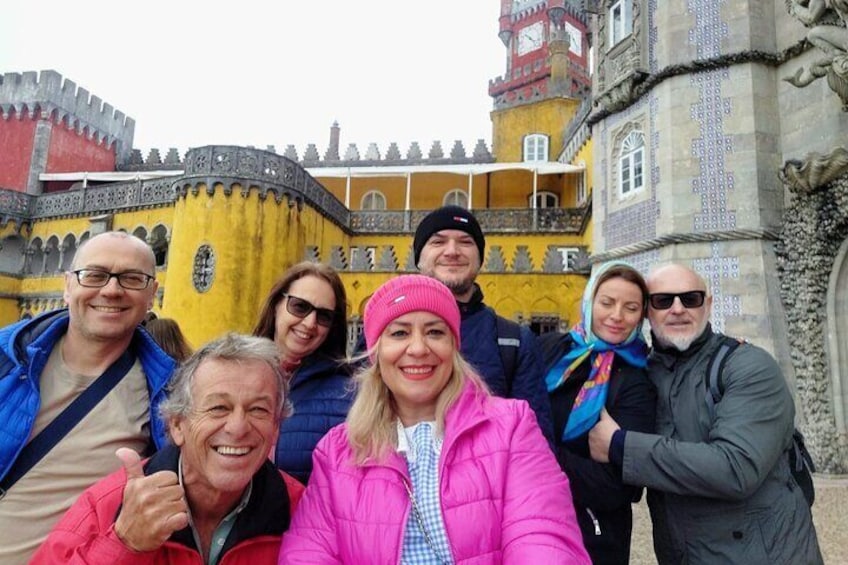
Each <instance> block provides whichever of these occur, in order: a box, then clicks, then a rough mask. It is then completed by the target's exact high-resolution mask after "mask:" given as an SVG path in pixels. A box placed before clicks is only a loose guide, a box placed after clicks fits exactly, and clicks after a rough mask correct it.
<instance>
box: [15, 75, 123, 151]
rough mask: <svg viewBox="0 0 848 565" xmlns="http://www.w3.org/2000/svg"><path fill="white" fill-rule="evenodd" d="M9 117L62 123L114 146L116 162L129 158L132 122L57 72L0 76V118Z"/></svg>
mask: <svg viewBox="0 0 848 565" xmlns="http://www.w3.org/2000/svg"><path fill="white" fill-rule="evenodd" d="M12 114H14V115H17V116H19V117H21V116H24V115H29V116H32V117H40V118H50V119H52V120H53V121H54V122H55V123H57V124H59V123H65V124H67V125H68V126H69V127H72V128H74V129H75V130H76V131H77V132H78V133H80V134H82V133H83V132H85V133H86V135H87V136H88V138H89V139H95V140H96V141H97V142H98V143H105V144H106V145H107V146H109V145H111V144H112V143H113V142H117V154H118V162H119V163H123V162H125V161H126V160H127V159H128V158H129V155H130V150H131V149H132V140H133V135H134V133H135V120H133V119H132V118H130V117H128V116H126V115H125V114H124V113H123V112H121V111H120V110H116V109H115V108H114V107H113V106H112V105H111V104H107V103H105V102H103V101H102V100H101V99H100V98H99V97H97V96H94V95H93V94H90V93H89V91H88V90H86V89H84V88H82V87H78V86H77V85H76V83H74V82H73V81H71V80H68V79H64V80H63V79H62V75H60V74H59V73H57V72H56V71H52V70H47V71H41V73H40V75H39V73H37V72H35V71H29V72H25V73H6V74H3V75H0V118H2V119H8V118H9V117H10V116H11V115H12Z"/></svg>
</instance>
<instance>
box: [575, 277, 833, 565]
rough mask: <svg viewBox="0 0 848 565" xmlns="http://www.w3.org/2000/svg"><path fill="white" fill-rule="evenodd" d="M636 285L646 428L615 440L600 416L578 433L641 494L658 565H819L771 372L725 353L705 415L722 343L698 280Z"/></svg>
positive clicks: (789, 410)
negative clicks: (644, 309) (645, 341)
mask: <svg viewBox="0 0 848 565" xmlns="http://www.w3.org/2000/svg"><path fill="white" fill-rule="evenodd" d="M647 283H648V291H649V293H650V298H649V301H648V319H649V320H650V322H651V335H652V338H653V339H652V343H653V350H652V352H651V355H650V357H649V361H648V373H649V375H650V378H651V380H652V381H653V382H654V384H655V385H656V387H657V430H656V433H655V434H645V433H639V432H634V431H625V430H621V429H619V427H618V424H617V423H616V422H615V421H614V420H613V419H612V418H611V417H610V416H609V415H608V414H606V413H603V414H602V416H601V420H600V422H598V424H596V425H595V427H594V428H593V429H592V430H591V432H590V433H589V447H590V450H591V454H592V458H593V459H595V460H597V461H601V462H607V461H611V462H612V463H613V464H615V465H617V466H618V467H619V468H621V471H622V478H623V480H624V482H625V483H627V484H631V485H638V486H646V487H648V506H649V508H650V511H651V521H652V523H653V535H654V551H655V552H656V556H657V561H658V562H659V563H660V564H661V565H662V564H666V563H693V564H694V563H792V564H796V563H822V556H821V553H820V551H819V546H818V541H817V539H816V532H815V528H814V527H813V523H812V516H811V513H810V508H809V506H808V504H807V501H806V499H805V498H804V495H803V493H802V491H801V489H800V488H799V487H798V485H797V484H796V483H795V481H794V479H793V478H792V476H791V472H790V468H789V462H788V455H787V449H788V448H789V447H790V445H791V443H792V433H793V430H794V418H795V407H794V404H793V400H792V395H791V393H790V392H789V389H788V387H787V386H786V380H785V379H784V377H783V374H782V372H781V370H780V367H779V366H778V364H777V362H776V361H775V360H774V358H773V357H772V356H771V355H770V354H769V353H767V352H766V351H765V350H763V349H761V348H759V347H756V346H754V345H751V344H748V343H743V344H742V345H740V346H739V347H737V348H736V349H735V350H734V351H733V353H731V354H730V356H729V357H727V358H726V363H725V365H724V367H723V369H721V371H722V380H723V383H724V393H723V395H722V397H721V400H720V401H719V402H717V403H715V404H714V405H713V406H712V407H711V406H710V405H709V404H708V402H707V394H708V390H707V385H706V379H705V377H706V372H707V367H708V365H709V364H710V360H711V358H712V357H713V355H714V354H715V352H716V351H717V349H718V348H719V346H720V345H721V344H722V342H723V340H724V339H725V338H724V336H723V335H722V334H720V333H718V332H715V331H713V329H712V327H711V326H710V323H709V317H710V311H711V307H712V296H710V294H709V292H708V290H707V285H706V281H705V280H704V279H703V277H701V276H700V275H698V274H697V273H695V272H694V271H693V270H691V269H689V268H687V267H684V266H682V265H674V264H672V265H666V266H663V267H660V268H658V269H656V270H654V271H652V272H651V274H650V275H649V276H648V279H647ZM711 410H712V412H711Z"/></svg>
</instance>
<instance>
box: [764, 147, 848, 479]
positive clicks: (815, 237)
mask: <svg viewBox="0 0 848 565" xmlns="http://www.w3.org/2000/svg"><path fill="white" fill-rule="evenodd" d="M845 158H846V151H845V150H844V149H841V148H840V149H839V150H834V151H833V152H832V153H831V154H830V155H828V156H825V157H822V156H819V155H812V156H811V157H808V159H807V160H806V161H805V162H803V163H798V162H795V163H787V164H786V165H784V167H783V175H782V178H784V182H785V183H786V187H787V188H788V189H789V190H793V191H794V192H795V194H794V196H793V199H792V202H791V203H790V205H789V206H787V208H786V211H785V213H784V215H783V229H782V231H781V234H780V239H779V240H778V241H777V244H776V246H775V252H776V255H777V260H778V261H777V267H778V274H779V276H780V294H781V300H782V302H783V306H784V309H785V311H786V322H787V332H786V333H787V340H788V341H789V347H790V354H791V358H792V364H793V366H794V368H795V379H796V382H797V387H796V393H797V395H798V400H799V405H800V407H799V411H800V412H801V413H802V414H804V416H805V418H804V420H805V425H804V434H805V436H806V439H807V444H808V445H809V446H810V450H811V452H812V453H813V454H814V457H815V459H816V464H817V466H818V470H819V471H820V472H824V473H845V472H846V471H848V446H846V445H845V442H844V438H843V440H840V438H839V437H838V432H837V430H836V426H835V414H834V408H833V398H832V395H831V391H832V387H831V382H830V378H831V372H830V371H829V370H827V369H828V360H827V355H826V351H825V346H824V344H825V343H826V341H827V339H826V335H827V315H828V314H827V307H826V301H827V296H828V281H829V279H830V275H831V273H832V271H833V269H834V264H835V261H836V257H837V254H838V252H839V248H840V246H841V245H842V243H843V241H845V239H846V238H848V171H846V168H845V165H844V161H845ZM840 161H841V162H843V164H842V165H841V166H838V165H834V163H837V162H840ZM826 163H830V165H827V164H826ZM787 170H789V171H801V172H800V173H798V175H797V176H795V175H794V174H787ZM816 171H827V173H826V174H819V173H818V172H816ZM837 171H841V173H840V174H839V175H838V176H837V177H836V178H832V180H830V181H829V182H826V183H825V182H824V179H825V178H831V177H832V175H835V174H837ZM799 177H800V178H802V179H803V180H802V181H800V182H799V181H798V180H797V179H798V178H799ZM793 183H794V184H793ZM799 187H800V188H799Z"/></svg>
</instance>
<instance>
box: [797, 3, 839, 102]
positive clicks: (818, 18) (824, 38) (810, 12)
mask: <svg viewBox="0 0 848 565" xmlns="http://www.w3.org/2000/svg"><path fill="white" fill-rule="evenodd" d="M786 9H787V10H788V11H789V13H790V14H792V15H793V16H794V17H796V18H797V19H798V20H800V21H801V23H803V24H804V25H805V26H806V27H808V28H809V31H808V32H807V41H809V42H810V43H811V44H812V45H813V46H814V47H816V48H818V49H819V51H821V52H822V53H824V57H821V58H819V59H817V60H816V61H815V62H814V63H813V64H812V65H810V67H809V68H808V69H805V68H804V67H801V68H799V69H798V71H797V72H796V73H795V74H794V75H793V76H790V77H784V79H783V80H785V81H786V82H788V83H789V84H791V85H793V86H797V87H799V88H801V87H804V86H807V85H808V84H810V83H812V82H813V81H815V80H817V79H819V78H821V77H827V84H828V86H829V87H830V89H831V90H833V91H834V92H835V93H836V94H837V96H839V98H840V100H842V110H843V111H846V112H848V27H846V25H847V24H848V0H786Z"/></svg>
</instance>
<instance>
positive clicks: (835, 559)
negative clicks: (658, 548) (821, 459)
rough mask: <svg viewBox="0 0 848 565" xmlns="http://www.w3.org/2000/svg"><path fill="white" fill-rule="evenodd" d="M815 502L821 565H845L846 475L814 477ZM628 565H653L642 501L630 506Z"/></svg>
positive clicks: (847, 533) (648, 524)
mask: <svg viewBox="0 0 848 565" xmlns="http://www.w3.org/2000/svg"><path fill="white" fill-rule="evenodd" d="M814 482H815V485H816V503H815V504H814V505H813V522H814V523H815V525H816V532H817V533H818V536H819V545H820V546H821V550H822V555H823V556H824V562H825V563H827V564H833V565H844V564H848V476H838V477H828V476H824V475H816V476H815V478H814ZM630 563H631V565H656V563H657V560H656V559H655V558H654V549H653V547H652V545H651V518H650V516H649V514H648V506H647V504H645V502H644V497H643V498H642V502H640V503H639V504H634V505H633V546H632V548H631V552H630Z"/></svg>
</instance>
